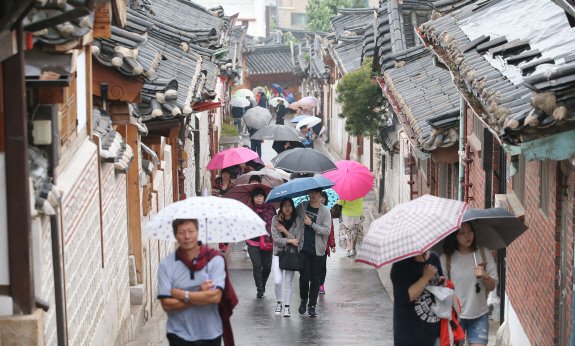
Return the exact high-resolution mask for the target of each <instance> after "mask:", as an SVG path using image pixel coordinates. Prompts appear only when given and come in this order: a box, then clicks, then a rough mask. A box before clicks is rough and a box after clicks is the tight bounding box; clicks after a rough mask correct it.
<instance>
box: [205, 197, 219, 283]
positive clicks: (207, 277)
mask: <svg viewBox="0 0 575 346" xmlns="http://www.w3.org/2000/svg"><path fill="white" fill-rule="evenodd" d="M205 190H206V194H207V193H208V192H207V191H208V189H205ZM206 246H208V218H206ZM209 279H210V273H208V263H206V280H209ZM215 289H216V286H214V287H212V291H213V290H215Z"/></svg>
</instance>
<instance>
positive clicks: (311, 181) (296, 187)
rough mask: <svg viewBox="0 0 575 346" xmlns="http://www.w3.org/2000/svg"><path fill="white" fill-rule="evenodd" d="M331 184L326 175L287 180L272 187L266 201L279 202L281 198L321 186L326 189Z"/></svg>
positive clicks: (300, 193) (292, 196)
mask: <svg viewBox="0 0 575 346" xmlns="http://www.w3.org/2000/svg"><path fill="white" fill-rule="evenodd" d="M332 186H333V182H332V181H331V180H329V179H327V178H326V177H322V176H319V177H311V178H299V179H294V180H292V181H289V182H287V183H285V184H282V185H280V186H277V187H274V189H273V190H272V191H271V192H270V193H269V195H268V198H267V199H266V203H269V202H280V201H281V200H282V198H286V197H289V198H294V197H301V196H302V195H304V194H306V193H307V191H308V190H312V189H317V188H322V189H327V188H330V187H332Z"/></svg>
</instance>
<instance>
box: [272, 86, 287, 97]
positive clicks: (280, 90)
mask: <svg viewBox="0 0 575 346" xmlns="http://www.w3.org/2000/svg"><path fill="white" fill-rule="evenodd" d="M272 88H274V89H276V91H277V92H278V94H284V95H285V94H286V93H285V91H284V89H283V88H282V87H281V86H280V85H279V84H272Z"/></svg>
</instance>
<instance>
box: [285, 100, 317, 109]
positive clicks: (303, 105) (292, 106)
mask: <svg viewBox="0 0 575 346" xmlns="http://www.w3.org/2000/svg"><path fill="white" fill-rule="evenodd" d="M298 107H301V108H302V109H312V108H313V106H312V105H310V104H309V103H305V102H301V100H300V101H297V102H294V103H290V105H289V106H288V108H289V109H293V110H297V109H298Z"/></svg>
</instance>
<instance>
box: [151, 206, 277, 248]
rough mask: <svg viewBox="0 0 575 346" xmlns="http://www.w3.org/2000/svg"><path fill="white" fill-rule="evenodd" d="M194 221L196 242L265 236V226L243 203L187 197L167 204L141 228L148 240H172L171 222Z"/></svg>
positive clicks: (227, 241)
mask: <svg viewBox="0 0 575 346" xmlns="http://www.w3.org/2000/svg"><path fill="white" fill-rule="evenodd" d="M176 219H197V220H198V221H199V226H200V229H199V234H198V240H201V241H202V242H204V243H205V244H207V243H233V242H238V241H241V240H246V239H250V238H255V237H258V236H260V235H266V234H268V233H267V231H266V227H265V226H266V223H265V222H264V221H263V220H262V219H261V218H260V217H259V216H258V215H257V214H256V213H255V212H254V211H253V210H251V209H250V208H249V207H247V206H246V205H245V204H243V203H241V202H239V201H236V200H234V199H229V198H219V197H212V196H210V197H190V198H187V199H185V200H183V201H180V202H176V203H173V204H170V205H169V206H167V207H165V208H164V209H162V210H161V211H160V212H159V213H158V214H157V215H156V216H154V217H153V218H152V219H151V220H150V221H149V222H148V223H147V224H146V225H145V226H144V229H145V230H146V231H147V232H148V234H149V235H150V237H152V238H157V239H162V240H172V241H176V238H175V237H174V232H173V228H172V221H174V220H176Z"/></svg>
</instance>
